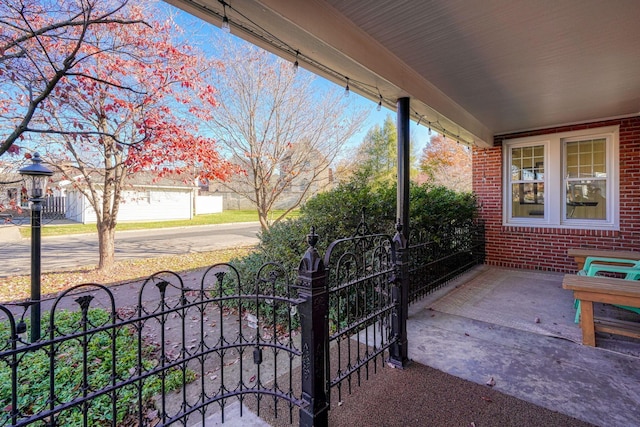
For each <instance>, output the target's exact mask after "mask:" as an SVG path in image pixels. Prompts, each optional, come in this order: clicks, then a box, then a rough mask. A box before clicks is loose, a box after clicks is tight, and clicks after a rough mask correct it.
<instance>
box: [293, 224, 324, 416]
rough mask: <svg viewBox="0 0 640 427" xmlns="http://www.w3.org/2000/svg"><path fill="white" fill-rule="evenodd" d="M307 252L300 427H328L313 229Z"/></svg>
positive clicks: (301, 275)
mask: <svg viewBox="0 0 640 427" xmlns="http://www.w3.org/2000/svg"><path fill="white" fill-rule="evenodd" d="M307 241H308V242H309V248H308V249H307V252H306V253H305V254H304V257H303V258H302V261H300V268H299V269H298V279H299V282H300V291H299V294H300V297H301V298H304V299H305V300H306V301H305V302H303V303H301V304H300V306H299V312H300V322H301V327H302V401H303V405H302V407H301V408H300V425H301V426H305V427H311V426H327V425H328V423H329V419H328V412H329V403H328V399H327V397H328V392H327V372H326V361H327V357H328V356H329V355H328V342H329V326H328V317H327V313H328V309H329V302H328V301H329V300H328V294H327V286H326V283H327V275H326V271H325V267H324V263H323V261H322V258H320V255H319V254H318V251H317V250H316V248H315V245H316V243H318V235H317V234H316V233H315V228H313V227H312V228H311V234H309V235H308V236H307Z"/></svg>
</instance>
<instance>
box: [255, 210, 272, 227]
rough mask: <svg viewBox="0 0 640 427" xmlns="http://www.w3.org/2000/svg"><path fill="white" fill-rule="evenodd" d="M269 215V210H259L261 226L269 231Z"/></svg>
mask: <svg viewBox="0 0 640 427" xmlns="http://www.w3.org/2000/svg"><path fill="white" fill-rule="evenodd" d="M268 215H269V213H268V212H265V211H263V210H258V221H260V227H261V228H262V231H267V230H268V229H269V219H268Z"/></svg>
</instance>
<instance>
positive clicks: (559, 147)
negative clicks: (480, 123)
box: [502, 126, 620, 230]
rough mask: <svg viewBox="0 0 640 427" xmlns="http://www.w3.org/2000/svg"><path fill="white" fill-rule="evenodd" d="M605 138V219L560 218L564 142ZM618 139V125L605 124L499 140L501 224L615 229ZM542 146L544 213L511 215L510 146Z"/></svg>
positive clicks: (562, 211)
mask: <svg viewBox="0 0 640 427" xmlns="http://www.w3.org/2000/svg"><path fill="white" fill-rule="evenodd" d="M582 138H584V139H596V138H605V139H606V141H607V142H606V168H607V184H606V194H607V203H606V212H607V215H606V219H605V220H602V219H577V218H576V219H574V218H564V215H565V211H566V207H565V206H564V204H565V203H566V199H565V197H566V194H565V193H566V191H565V187H566V182H565V178H564V176H563V175H564V171H565V164H564V162H565V160H564V157H565V153H564V146H565V142H566V141H575V140H576V139H582ZM619 140H620V126H607V127H600V128H592V129H582V130H578V131H569V132H561V133H554V134H546V135H539V136H531V137H523V138H514V139H507V140H504V141H503V143H502V158H503V160H504V161H503V174H502V175H503V185H502V190H503V191H502V200H503V203H502V205H503V215H502V218H503V225H504V226H528V227H546V228H571V229H588V230H619V229H620V210H619V203H618V200H619V197H620V185H619V164H620V161H619ZM535 145H543V146H544V192H545V193H544V215H543V216H542V217H530V218H525V217H512V212H513V209H512V207H513V206H512V203H513V200H512V199H513V197H512V188H511V149H512V148H516V147H529V146H535Z"/></svg>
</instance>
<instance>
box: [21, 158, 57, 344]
mask: <svg viewBox="0 0 640 427" xmlns="http://www.w3.org/2000/svg"><path fill="white" fill-rule="evenodd" d="M31 161H32V162H33V163H32V164H31V165H29V166H25V167H24V168H22V169H20V170H19V171H18V172H19V173H20V175H23V176H24V177H25V181H26V187H27V191H28V193H27V194H29V196H30V197H29V201H30V202H31V302H32V305H31V342H36V341H38V340H39V339H40V265H41V260H40V246H41V241H40V236H41V234H40V225H41V224H40V223H41V220H42V202H43V201H44V194H45V192H46V189H47V183H48V181H49V177H50V176H51V175H53V172H52V171H51V170H49V169H48V168H47V167H45V166H43V165H41V163H42V159H41V158H40V154H38V153H34V155H33V157H32V158H31Z"/></svg>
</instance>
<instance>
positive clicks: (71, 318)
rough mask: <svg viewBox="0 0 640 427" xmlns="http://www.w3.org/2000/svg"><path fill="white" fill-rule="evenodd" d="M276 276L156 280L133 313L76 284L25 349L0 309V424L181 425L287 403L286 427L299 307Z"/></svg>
mask: <svg viewBox="0 0 640 427" xmlns="http://www.w3.org/2000/svg"><path fill="white" fill-rule="evenodd" d="M286 277H287V276H286V274H284V271H282V269H281V268H279V266H278V265H276V264H265V265H264V266H263V267H262V268H261V269H260V272H259V274H258V277H256V278H255V280H252V281H249V282H246V283H243V282H242V281H241V280H240V277H239V275H238V273H237V271H236V270H235V269H234V267H232V266H231V265H228V264H218V265H214V266H212V267H210V268H209V269H208V270H206V272H205V273H204V275H203V276H202V278H201V280H200V283H199V284H197V283H196V284H195V286H187V285H185V284H184V282H183V279H182V278H181V276H180V275H178V274H176V273H173V272H169V271H165V272H160V273H156V274H154V275H153V276H151V277H149V278H148V279H147V280H146V281H145V282H144V284H143V285H142V287H141V288H140V290H139V293H138V301H137V303H136V304H135V305H133V306H129V305H122V306H117V304H116V300H115V297H114V294H113V292H112V291H111V290H110V289H108V288H106V287H105V286H102V285H98V284H85V285H79V286H76V287H73V288H71V289H69V290H68V291H66V292H64V293H63V294H62V295H60V296H59V297H58V298H56V299H55V301H54V302H53V305H52V306H51V307H50V309H49V310H48V314H47V319H46V323H45V324H47V325H48V326H47V330H46V331H45V333H44V334H43V339H41V340H40V341H39V342H36V343H33V344H29V343H27V342H25V340H24V339H23V337H22V336H21V333H23V332H25V331H26V327H25V325H24V321H23V320H22V318H24V316H19V315H18V316H16V314H15V313H13V312H12V311H11V310H9V309H8V308H7V307H4V306H0V310H1V312H2V313H3V315H4V316H5V317H6V321H5V322H3V323H2V330H0V334H1V337H0V339H1V342H2V343H3V344H4V347H3V348H2V349H1V352H0V363H2V367H1V368H0V375H1V376H2V382H1V384H0V387H1V394H0V399H2V402H1V407H2V408H4V411H3V413H2V414H0V425H18V426H26V425H47V426H65V427H66V426H75V425H78V426H103V425H111V426H121V425H138V426H143V425H144V426H146V425H170V424H176V425H191V424H194V423H195V422H196V421H200V422H203V423H204V420H205V419H206V418H207V416H209V415H210V414H211V413H212V412H216V411H219V412H220V414H221V418H222V420H224V410H225V407H226V406H228V405H229V404H230V403H231V402H233V401H237V402H239V403H240V404H241V406H240V408H242V404H245V403H247V404H248V401H249V400H250V399H251V398H252V399H253V400H252V403H251V404H252V409H254V410H255V411H256V412H258V413H260V411H261V407H265V406H269V405H271V404H274V405H275V406H276V408H275V411H276V412H277V411H278V408H280V406H278V405H277V403H278V402H281V401H285V402H286V405H285V406H286V407H287V409H288V415H289V418H290V420H291V419H292V415H293V412H294V408H295V409H297V408H298V407H299V406H300V405H301V400H300V398H299V396H300V387H299V384H297V383H294V381H292V379H291V372H292V371H293V370H294V366H295V365H299V363H300V355H301V351H300V342H299V334H298V333H297V331H296V325H295V322H296V320H295V318H296V316H295V312H296V308H297V306H298V304H300V303H301V302H303V300H301V299H300V298H297V296H295V292H294V291H292V289H294V288H292V287H290V286H289V284H288V283H287V282H286V281H287V278H286ZM292 292H293V293H292ZM129 303H131V302H130V301H129ZM283 312H286V313H290V315H289V316H287V317H288V318H287V319H286V321H284V322H282V321H280V322H276V318H275V316H276V313H278V315H279V316H280V317H281V320H282V316H283V314H282V313H283ZM43 323H44V322H43ZM241 410H242V409H241ZM276 415H277V413H276Z"/></svg>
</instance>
